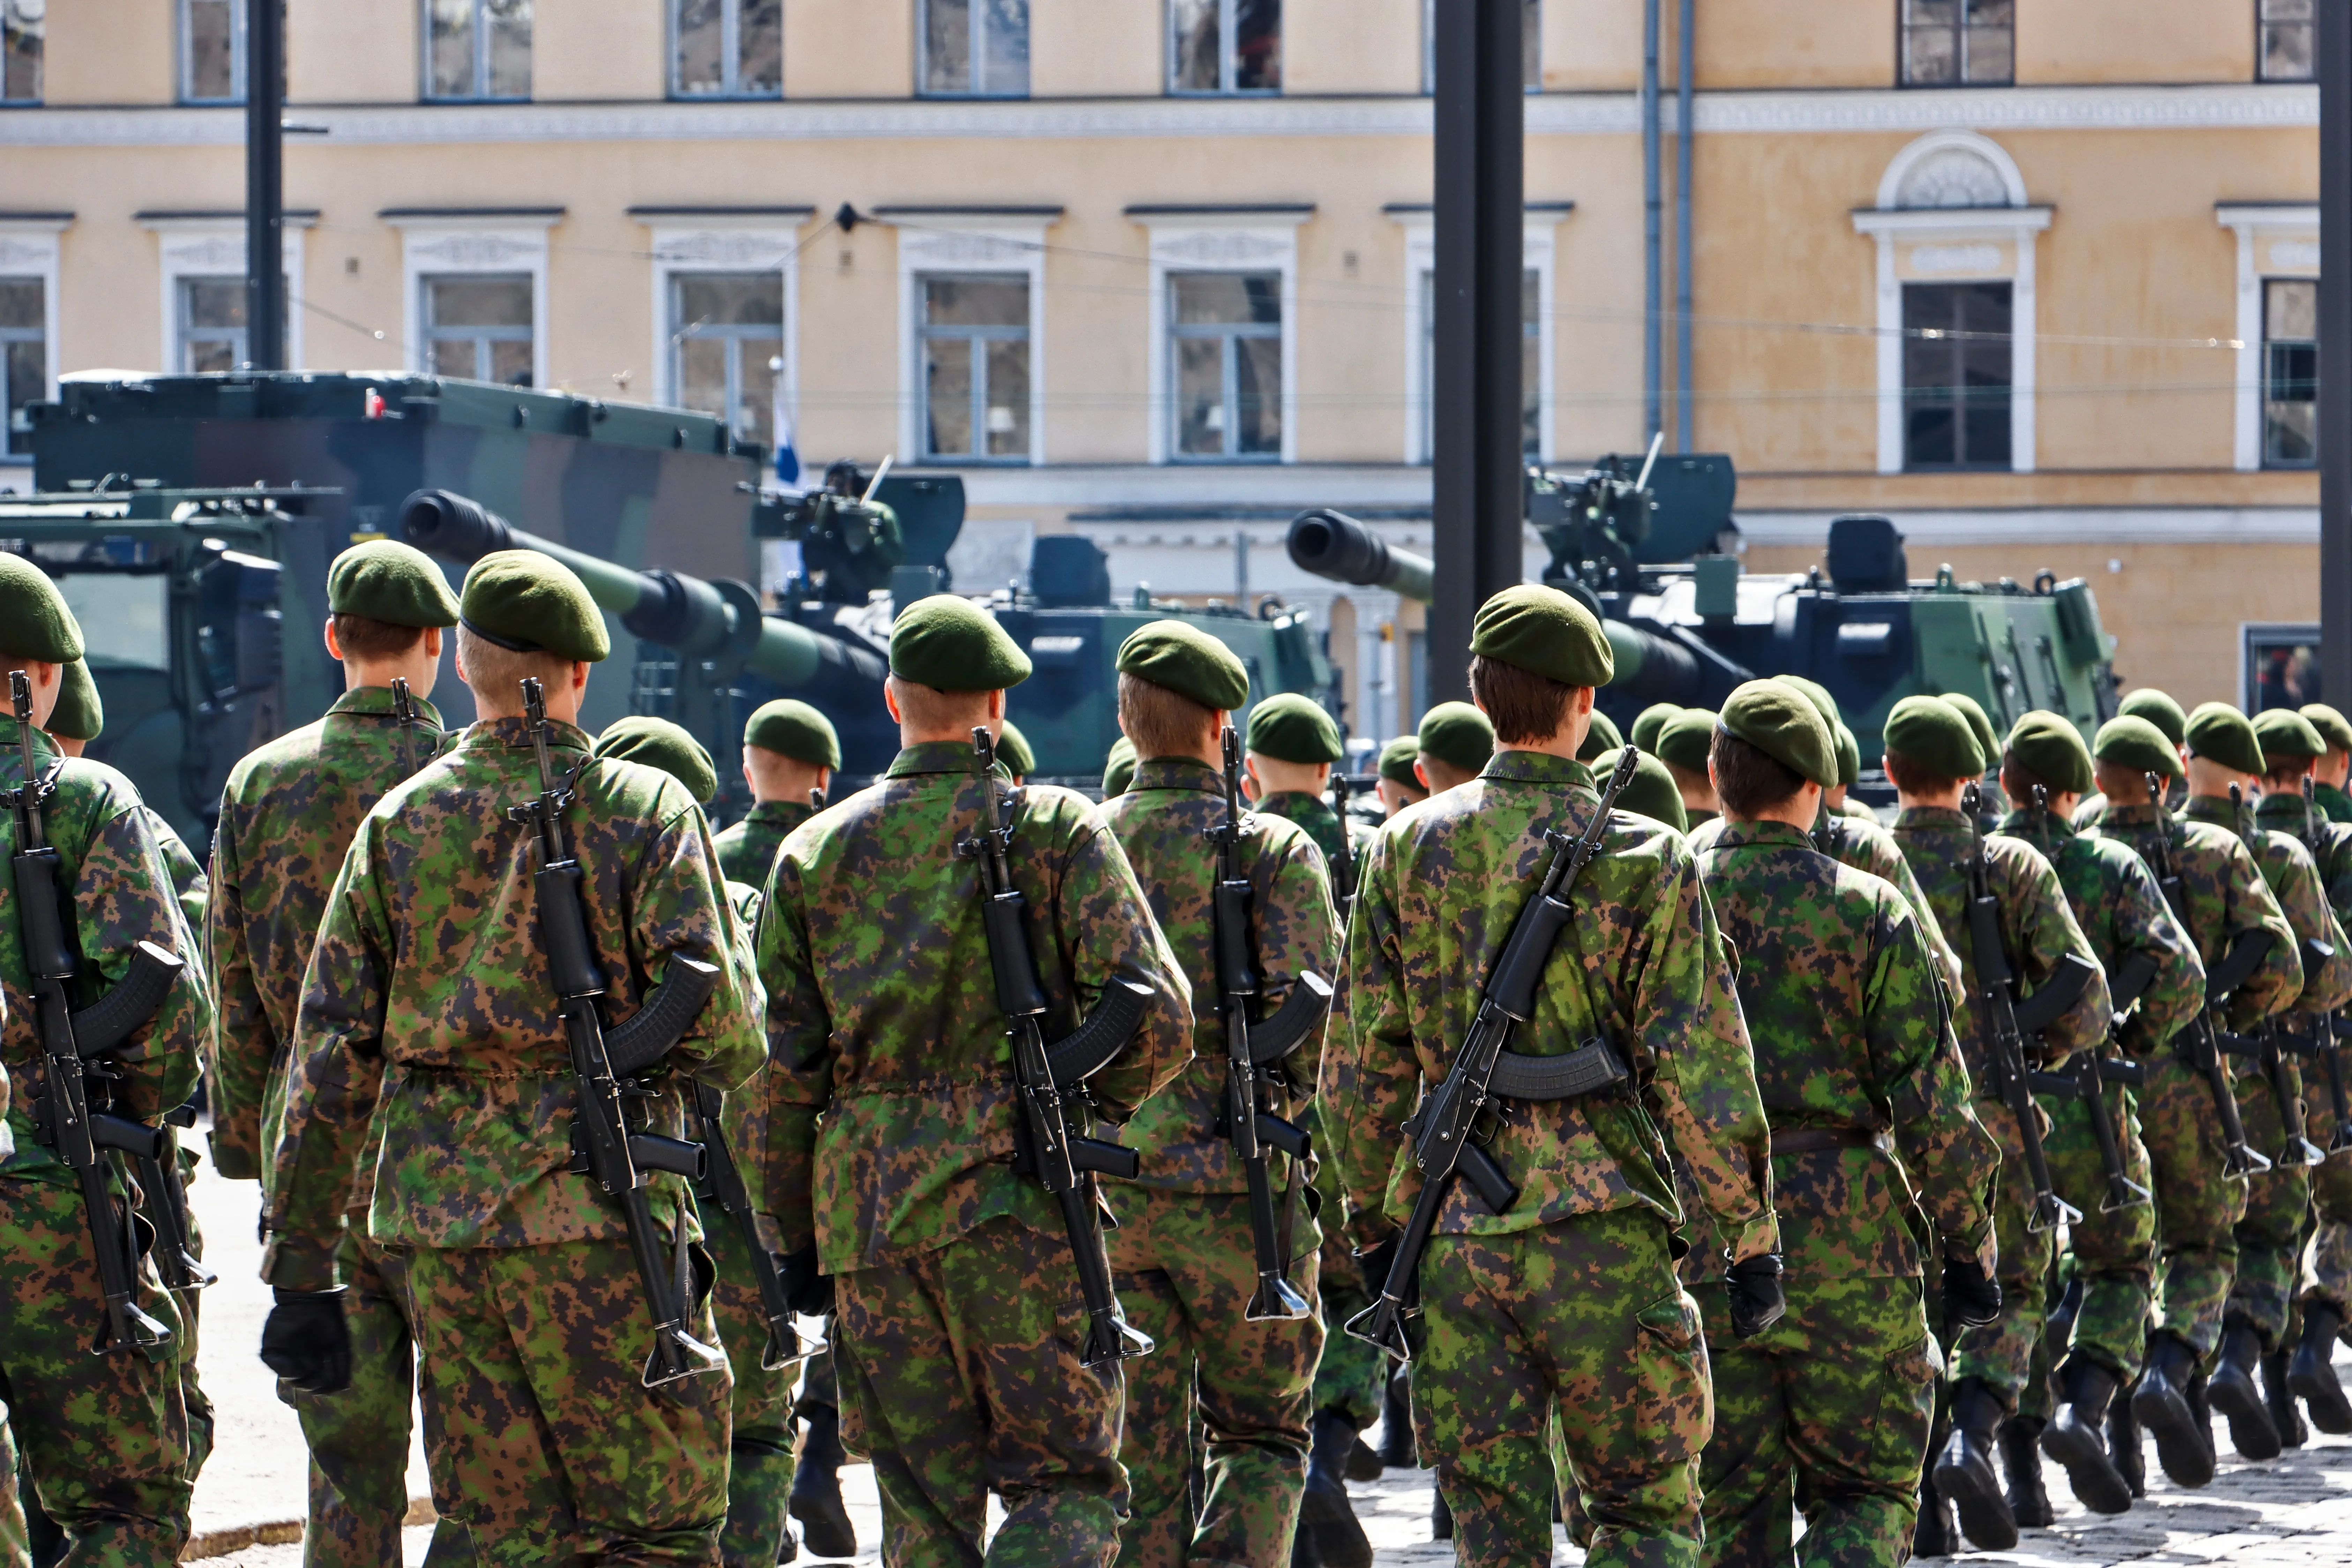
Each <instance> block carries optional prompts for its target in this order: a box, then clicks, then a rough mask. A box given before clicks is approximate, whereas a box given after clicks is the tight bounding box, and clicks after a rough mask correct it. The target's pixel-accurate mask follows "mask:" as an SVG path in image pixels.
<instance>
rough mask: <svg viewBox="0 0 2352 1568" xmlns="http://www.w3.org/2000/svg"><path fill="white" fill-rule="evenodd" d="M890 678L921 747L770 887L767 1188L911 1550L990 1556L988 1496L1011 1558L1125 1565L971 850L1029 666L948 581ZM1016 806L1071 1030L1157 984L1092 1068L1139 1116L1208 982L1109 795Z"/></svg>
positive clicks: (926, 604)
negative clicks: (980, 761)
mask: <svg viewBox="0 0 2352 1568" xmlns="http://www.w3.org/2000/svg"><path fill="white" fill-rule="evenodd" d="M890 671H891V673H890V677H889V679H888V681H887V685H886V686H885V689H884V692H885V696H886V698H887V701H888V704H889V708H890V712H891V714H892V716H893V717H894V718H896V719H897V720H898V727H899V734H900V737H901V742H902V748H901V750H900V751H899V752H898V757H897V759H896V760H895V761H893V762H892V763H891V764H890V766H889V768H888V769H887V771H886V772H885V773H884V774H883V776H882V777H881V778H880V779H879V780H877V782H876V783H875V784H873V785H872V786H870V787H869V788H867V789H865V790H862V791H860V792H859V793H858V794H856V795H852V796H851V797H849V798H848V799H847V800H845V801H842V802H839V803H837V804H836V805H834V806H833V807H832V808H831V809H830V810H828V811H826V812H825V813H824V814H823V815H822V816H818V817H816V818H814V820H812V821H810V822H807V823H803V825H802V826H800V827H799V828H798V829H796V830H795V831H794V832H793V835H792V837H789V838H787V839H785V840H784V843H783V847H782V848H781V849H780V850H779V851H778V852H777V855H776V864H775V870H774V872H773V874H772V879H771V880H770V882H769V886H768V897H767V907H766V910H765V911H764V913H763V918H762V920H761V927H760V973H761V979H762V980H764V981H765V982H766V983H767V988H768V1027H769V1041H770V1049H771V1051H772V1054H773V1056H774V1058H775V1060H776V1062H777V1063H778V1064H779V1069H780V1070H784V1069H789V1085H788V1088H787V1089H786V1090H785V1091H784V1092H783V1093H782V1096H781V1098H780V1099H779V1100H775V1101H772V1103H771V1107H770V1118H771V1121H770V1128H769V1139H770V1142H771V1145H772V1147H773V1148H775V1149H777V1150H779V1151H781V1152H782V1165H781V1167H780V1170H781V1174H780V1175H779V1176H778V1177H777V1180H778V1182H779V1184H780V1185H779V1186H778V1188H777V1189H776V1190H775V1191H774V1192H773V1193H772V1198H773V1200H774V1202H775V1205H776V1214H777V1218H778V1220H779V1221H780V1223H781V1224H782V1227H783V1231H784V1241H785V1244H786V1246H787V1247H790V1248H791V1249H792V1251H791V1254H790V1257H791V1259H792V1262H791V1267H792V1268H793V1271H794V1273H795V1275H796V1277H798V1278H800V1279H803V1280H807V1281H809V1282H810V1283H811V1286H812V1293H813V1294H814V1295H817V1296H819V1297H821V1296H822V1295H823V1294H824V1292H825V1290H826V1289H828V1288H829V1289H833V1290H835V1291H837V1293H838V1303H839V1304H838V1307H837V1310H836V1311H835V1319H834V1323H835V1331H836V1336H837V1337H836V1338H835V1342H834V1364H835V1371H836V1374H837V1375H838V1376H839V1378H840V1380H841V1389H842V1393H843V1394H844V1395H845V1405H844V1406H843V1410H842V1414H843V1416H844V1437H845V1441H846V1442H847V1443H848V1444H849V1446H850V1447H854V1448H856V1449H857V1450H858V1451H860V1452H862V1453H866V1454H868V1455H870V1456H872V1458H873V1460H874V1474H875V1480H876V1482H877V1485H878V1486H879V1488H880V1489H881V1494H882V1510H883V1530H884V1536H885V1539H886V1541H887V1542H888V1543H889V1553H890V1557H891V1560H892V1561H893V1562H916V1563H932V1562H947V1561H977V1560H978V1559H979V1557H980V1555H981V1531H982V1522H983V1505H984V1504H985V1501H986V1494H987V1493H988V1491H990V1490H991V1489H993V1490H995V1491H997V1492H998V1493H999V1494H1000V1495H1001V1496H1002V1497H1003V1500H1004V1505H1005V1509H1006V1517H1005V1520H1004V1522H1003V1527H1002V1528H1001V1529H1000V1530H999V1531H998V1532H997V1534H996V1537H995V1539H994V1541H993V1542H992V1545H991V1547H990V1549H989V1555H990V1557H991V1558H992V1559H993V1560H995V1561H998V1562H1002V1563H1032V1562H1055V1563H1106V1562H1108V1560H1109V1558H1110V1556H1111V1554H1112V1553H1113V1552H1115V1551H1116V1550H1117V1549H1118V1528H1119V1523H1120V1521H1121V1520H1122V1519H1123V1518H1124V1516H1125V1514H1126V1512H1127V1504H1128V1483H1127V1478H1126V1475H1125V1473H1124V1472H1123V1471H1122V1470H1121V1469H1120V1468H1119V1464H1118V1441H1119V1417H1120V1387H1121V1378H1120V1375H1119V1372H1118V1367H1117V1366H1116V1365H1115V1364H1107V1365H1104V1366H1101V1367H1097V1368H1090V1367H1087V1366H1082V1365H1080V1364H1079V1361H1078V1349H1077V1347H1078V1345H1079V1343H1080V1342H1082V1341H1083V1340H1084V1339H1086V1337H1087V1318H1086V1315H1085V1314H1084V1313H1083V1312H1080V1311H1078V1310H1077V1303H1076V1298H1075V1296H1074V1294H1073V1292H1072V1291H1071V1289H1070V1282H1071V1273H1072V1268H1073V1258H1072V1255H1071V1251H1070V1248H1071V1246H1072V1241H1071V1240H1070V1238H1069V1237H1068V1236H1067V1233H1066V1229H1065V1227H1064V1224H1063V1215H1062V1212H1061V1210H1060V1208H1059V1206H1058V1205H1057V1204H1056V1203H1055V1200H1054V1199H1052V1198H1050V1197H1048V1196H1047V1195H1046V1194H1045V1191H1044V1189H1043V1188H1042V1187H1041V1186H1040V1185H1039V1184H1037V1182H1036V1181H1034V1180H1033V1179H1032V1178H1030V1177H1029V1176H1027V1175H1024V1174H1023V1173H1021V1172H1019V1171H1018V1170H1016V1169H1015V1168H1014V1165H1013V1159H1014V1153H1015V1149H1016V1146H1017V1145H1018V1143H1019V1142H1020V1139H1021V1137H1022V1134H1020V1133H1019V1132H1017V1131H1016V1128H1017V1127H1018V1126H1019V1124H1020V1121H1021V1115H1020V1111H1019V1109H1018V1100H1017V1093H1016V1089H1015V1085H1014V1081H1013V1060H1012V1055H1011V1046H1010V1044H1009V1042H1008V1039H1007V1036H1006V1028H1007V1020H1006V1019H1005V1017H1004V1016H1003V1014H1001V1013H1000V1012H999V1011H998V1010H997V1007H996V1004H995V992H994V990H993V989H992V981H991V969H990V950H989V948H988V946H987V944H986V942H985V939H984V933H983V931H982V902H981V899H982V883H981V881H980V868H979V867H978V866H977V865H976V864H975V861H974V858H972V856H971V855H970V854H969V853H962V852H959V850H958V849H957V846H958V844H960V843H969V842H971V839H972V835H973V834H974V833H975V832H976V831H979V830H981V829H983V828H986V827H988V826H991V825H990V824H989V823H987V822H983V821H982V816H983V814H984V813H986V812H988V811H989V810H990V809H991V806H990V803H991V800H992V794H991V788H990V785H989V784H988V781H987V780H985V779H983V778H982V776H981V775H980V774H979V772H978V769H977V765H976V763H975V761H974V755H973V746H972V738H971V737H972V730H973V727H974V726H976V725H986V726H989V727H991V728H993V727H994V726H995V725H997V724H1000V723H1002V722H1003V718H1004V689H1005V688H1007V687H1009V686H1013V685H1015V684H1017V683H1019V682H1020V681H1022V680H1024V679H1027V677H1028V674H1029V660H1028V658H1027V657H1026V656H1025V655H1024V654H1023V653H1022V652H1021V650H1020V648H1019V647H1016V646H1015V645H1014V643H1013V639H1012V638H1011V637H1008V636H1006V635H1005V633H1004V631H1003V628H1002V627H1001V626H998V625H997V623H996V622H995V621H994V620H993V619H992V618H991V617H990V616H988V614H987V613H986V612H985V611H984V610H982V609H981V608H980V607H979V606H977V605H973V604H971V602H970V601H968V600H964V599H960V598H956V597H954V596H953V595H934V596H932V597H930V598H928V599H923V600H919V601H918V602H917V603H915V604H913V605H908V607H907V608H906V609H904V610H902V611H900V612H899V615H898V622H897V624H896V626H893V628H892V630H891V634H890ZM1013 816H1014V818H1015V820H1014V822H1013V830H1012V848H1011V852H1010V853H1009V854H1008V856H1007V857H1006V859H1007V864H1008V868H1009V870H1010V874H1011V877H1012V879H1013V885H1014V887H1015V888H1016V889H1018V890H1019V891H1020V892H1021V893H1022V894H1023V895H1024V898H1025V899H1026V900H1027V922H1026V923H1027V930H1028V932H1029V937H1030V941H1031V942H1032V943H1033V944H1034V951H1035V953H1036V955H1037V962H1038V966H1039V969H1040V973H1039V975H1038V981H1039V984H1040V985H1041V986H1042V988H1043V990H1044V992H1045V996H1046V998H1047V1004H1048V1013H1047V1016H1046V1018H1045V1019H1044V1020H1042V1022H1043V1023H1044V1026H1045V1033H1046V1034H1047V1036H1048V1037H1060V1036H1062V1035H1065V1034H1066V1033H1067V1032H1068V1031H1069V1030H1070V1029H1071V1028H1072V1027H1073V1026H1075V1025H1076V1022H1077V1020H1078V1019H1079V1018H1080V1017H1081V1016H1083V1015H1085V1014H1086V1013H1087V1012H1088V1011H1089V1010H1090V1009H1091V1007H1092V1005H1094V1003H1095V1001H1096V999H1097V997H1098V996H1099V995H1100V994H1102V993H1103V991H1104V990H1105V988H1106V987H1108V986H1109V985H1110V984H1113V983H1114V982H1115V981H1120V980H1124V981H1125V982H1127V983H1129V984H1141V985H1143V986H1145V987H1147V988H1148V989H1149V993H1150V1002H1149V1005H1148V1006H1147V1007H1146V1009H1145V1012H1144V1016H1143V1019H1142V1022H1141V1024H1140V1026H1139V1028H1138V1030H1137V1032H1136V1034H1135V1036H1134V1037H1132V1039H1131V1040H1130V1041H1129V1043H1128V1044H1127V1046H1126V1047H1124V1048H1123V1049H1122V1050H1120V1051H1119V1053H1118V1055H1117V1056H1115V1057H1114V1058H1112V1059H1111V1060H1110V1062H1109V1064H1108V1065H1107V1066H1106V1067H1104V1068H1102V1069H1101V1071H1100V1072H1098V1073H1097V1074H1096V1075H1095V1076H1094V1077H1093V1078H1092V1079H1089V1080H1087V1085H1086V1089H1087V1090H1089V1091H1090V1092H1091V1094H1092V1096H1093V1098H1094V1100H1095V1102H1096V1104H1097V1105H1098V1106H1099V1107H1100V1108H1101V1109H1102V1110H1104V1111H1105V1113H1107V1114H1108V1115H1109V1116H1110V1117H1111V1118H1112V1120H1114V1121H1126V1120H1128V1119H1129V1117H1130V1116H1131V1115H1132V1114H1133V1113H1134V1108H1135V1107H1137V1106H1138V1105H1139V1104H1140V1103H1141V1102H1142V1101H1144V1100H1146V1099H1148V1098H1149V1097H1150V1095H1151V1093H1152V1092H1153V1091H1154V1090H1156V1089H1159V1088H1160V1087H1161V1086H1162V1085H1164V1084H1166V1083H1167V1082H1168V1081H1169V1080H1170V1079H1171V1078H1172V1077H1173V1076H1174V1075H1175V1073H1176V1071H1177V1069H1178V1068H1181V1067H1182V1066H1183V1064H1184V1063H1185V1062H1186V1061H1187V1060H1188V1059H1189V1058H1190V1057H1191V1055H1192V1007H1191V1004H1190V987H1189V986H1188V984H1186V982H1185V979H1184V973H1183V971H1182V969H1181V967H1179V965H1178V964H1177V963H1176V960H1175V958H1174V956H1173V955H1172V954H1171V952H1169V949H1168V944H1167V942H1166V940H1165V939H1164V938H1162V937H1161V935H1160V931H1159V929H1158V927H1157V926H1155V925H1154V924H1153V923H1152V920H1151V913H1150V909H1149V908H1148V907H1147V906H1146V905H1145V903H1144V901H1143V895H1142V893H1141V891H1140V890H1139V889H1138V888H1137V886H1136V882H1135V875H1134V873H1133V872H1132V871H1131V870H1129V868H1128V863H1127V857H1126V856H1125V854H1124V853H1122V852H1121V850H1120V849H1119V847H1118V838H1117V837H1115V836H1114V835H1113V834H1112V833H1111V830H1110V828H1109V826H1108V824H1107V823H1106V822H1105V821H1104V820H1103V818H1102V816H1100V815H1099V814H1098V813H1097V811H1096V810H1095V809H1094V807H1093V806H1092V805H1090V804H1089V803H1088V802H1087V798H1086V797H1085V796H1084V795H1078V794H1076V793H1075V792H1073V791H1069V790H1063V789H1055V788H1053V787H1050V786H1045V785H1035V786H1032V787H1030V788H1029V789H1026V790H1024V791H1023V792H1022V795H1021V798H1020V801H1019V803H1018V805H1017V807H1016V808H1015V809H1014V811H1013ZM1081 1131H1082V1129H1081Z"/></svg>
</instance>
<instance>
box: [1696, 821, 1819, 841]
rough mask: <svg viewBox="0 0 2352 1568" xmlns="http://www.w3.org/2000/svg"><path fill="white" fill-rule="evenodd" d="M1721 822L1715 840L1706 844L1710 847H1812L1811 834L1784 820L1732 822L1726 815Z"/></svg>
mask: <svg viewBox="0 0 2352 1568" xmlns="http://www.w3.org/2000/svg"><path fill="white" fill-rule="evenodd" d="M1722 822H1723V826H1721V827H1719V828H1717V830H1716V835H1715V842H1714V843H1713V844H1710V845H1709V846H1707V847H1708V848H1710V849H1731V848H1737V847H1739V846H1742V845H1748V844H1759V845H1780V846H1785V847H1790V848H1795V849H1811V848H1812V847H1813V839H1812V835H1811V834H1809V833H1807V832H1806V831H1805V830H1804V829H1803V828H1801V827H1791V826H1789V825H1788V824H1787V823H1785V822H1734V821H1732V820H1731V818H1729V817H1724V818H1723V819H1722Z"/></svg>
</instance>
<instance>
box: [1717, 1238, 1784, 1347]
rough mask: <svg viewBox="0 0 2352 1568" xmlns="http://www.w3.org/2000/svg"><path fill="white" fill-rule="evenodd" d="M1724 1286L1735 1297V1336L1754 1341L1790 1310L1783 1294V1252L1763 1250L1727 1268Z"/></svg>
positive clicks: (1733, 1307)
mask: <svg viewBox="0 0 2352 1568" xmlns="http://www.w3.org/2000/svg"><path fill="white" fill-rule="evenodd" d="M1723 1288H1724V1289H1725V1291H1726V1292H1727V1293H1728V1294H1729V1295H1730V1297H1731V1337H1732V1338H1733V1339H1735V1340H1752V1339H1754V1338H1755V1337H1756V1336H1757V1335H1759V1334H1760V1333H1762V1332H1763V1331H1765V1330H1767V1329H1769V1328H1770V1327H1771V1326H1772V1325H1773V1324H1775V1323H1777V1322H1779V1321H1780V1314H1781V1313H1782V1312H1785V1311H1787V1310H1789V1303H1788V1300H1787V1299H1786V1298H1784V1297H1783V1296H1782V1295H1781V1294H1780V1254H1779V1253H1777V1252H1759V1253H1758V1254H1757V1255H1756V1256H1755V1257H1753V1258H1742V1259H1741V1260H1740V1261H1739V1262H1738V1263H1735V1264H1733V1265H1732V1266H1731V1267H1730V1268H1727V1269H1726V1270H1725V1271H1724V1276H1723Z"/></svg>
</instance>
